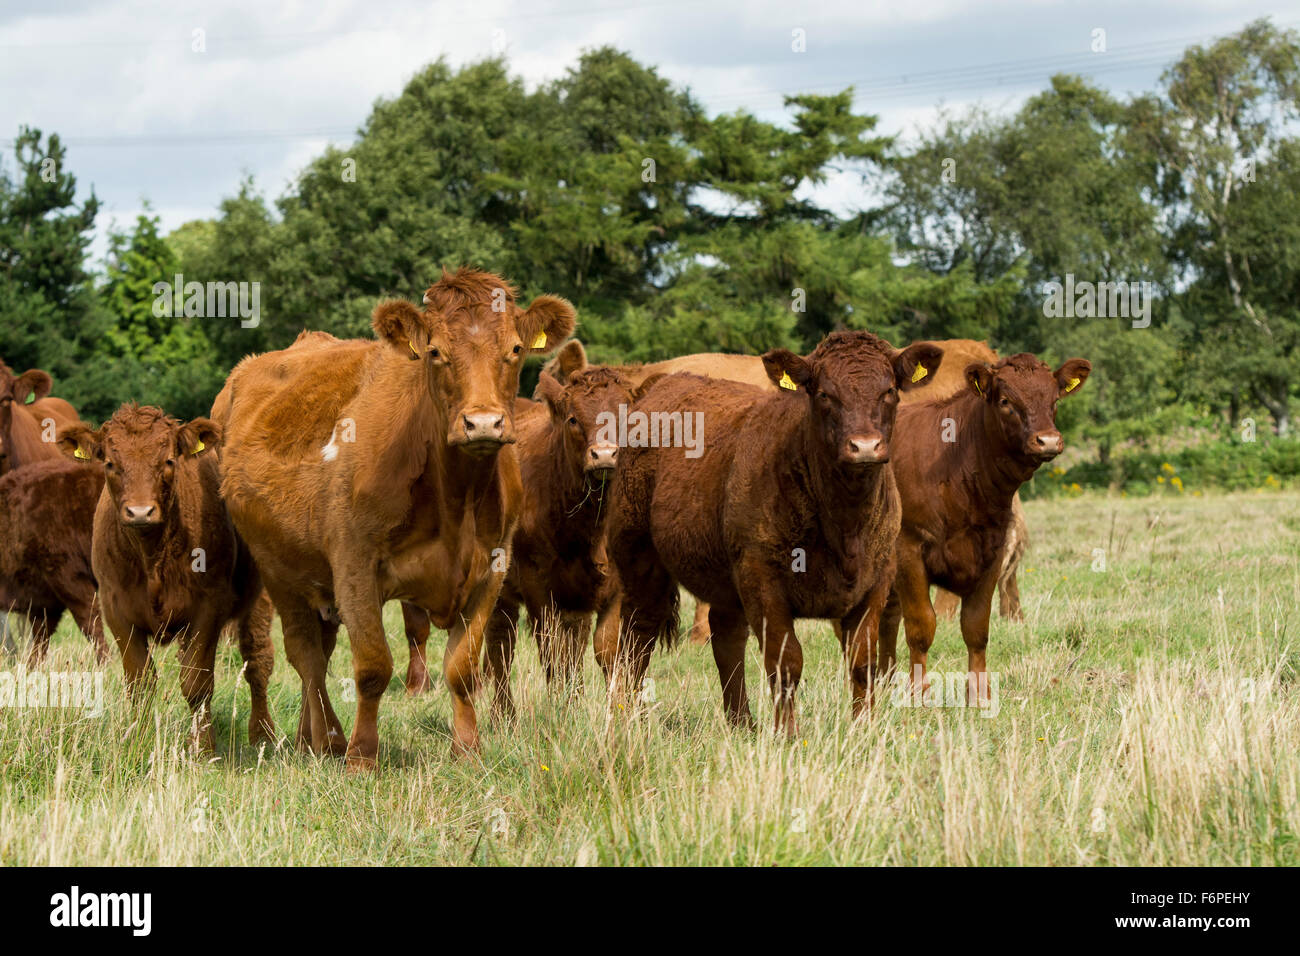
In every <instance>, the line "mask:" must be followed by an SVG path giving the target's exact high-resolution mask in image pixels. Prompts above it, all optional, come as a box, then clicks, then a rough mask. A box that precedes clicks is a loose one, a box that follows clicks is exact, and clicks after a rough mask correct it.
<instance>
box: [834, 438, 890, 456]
mask: <svg viewBox="0 0 1300 956" xmlns="http://www.w3.org/2000/svg"><path fill="white" fill-rule="evenodd" d="M844 457H845V459H846V460H848V461H851V462H872V461H888V459H889V446H888V445H886V444H885V442H884V440H883V439H880V438H850V439H849V440H848V442H846V443H845V448H844Z"/></svg>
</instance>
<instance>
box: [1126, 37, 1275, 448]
mask: <svg viewBox="0 0 1300 956" xmlns="http://www.w3.org/2000/svg"><path fill="white" fill-rule="evenodd" d="M1162 83H1163V84H1164V90H1163V94H1164V95H1163V98H1160V97H1154V96H1148V97H1143V98H1142V99H1140V100H1139V101H1138V102H1137V103H1136V104H1135V116H1136V118H1137V123H1136V125H1137V128H1138V130H1139V131H1140V132H1141V133H1142V134H1143V136H1144V138H1145V141H1146V143H1147V144H1148V146H1149V148H1150V149H1151V150H1152V152H1153V153H1154V155H1155V157H1156V163H1157V170H1158V174H1159V176H1160V177H1161V194H1162V196H1163V198H1164V199H1165V202H1166V209H1167V212H1168V215H1169V218H1170V233H1171V239H1172V242H1171V258H1172V259H1173V261H1174V262H1175V263H1176V264H1177V265H1178V266H1180V267H1181V268H1182V270H1183V272H1184V275H1185V277H1186V278H1188V279H1190V280H1191V281H1192V282H1193V283H1194V287H1193V288H1192V289H1191V290H1190V291H1189V294H1188V295H1187V296H1186V297H1185V298H1186V301H1185V306H1186V311H1187V314H1188V318H1189V321H1190V322H1191V323H1192V334H1191V341H1192V343H1193V344H1194V345H1195V346H1197V347H1198V348H1199V349H1201V350H1211V351H1212V353H1213V354H1214V356H1215V358H1216V359H1218V358H1225V359H1228V358H1229V357H1228V356H1226V355H1224V354H1223V352H1222V351H1221V350H1222V349H1223V347H1224V346H1225V345H1227V346H1228V348H1230V349H1232V350H1233V353H1234V354H1233V355H1232V356H1231V357H1230V359H1229V364H1228V365H1227V366H1225V367H1224V370H1223V373H1222V374H1220V375H1219V376H1217V377H1216V378H1217V385H1218V389H1219V390H1220V391H1223V392H1227V393H1231V394H1232V398H1233V400H1234V401H1235V399H1236V391H1237V390H1238V389H1240V388H1243V387H1244V388H1245V389H1246V390H1247V392H1248V394H1250V395H1252V396H1253V397H1254V398H1255V399H1256V400H1257V401H1259V402H1260V404H1262V405H1263V406H1264V407H1265V408H1267V409H1268V412H1269V414H1270V415H1272V417H1273V422H1274V428H1275V430H1276V431H1277V434H1279V435H1285V434H1287V432H1288V431H1289V430H1290V407H1289V405H1290V391H1291V388H1292V387H1293V385H1294V383H1295V381H1296V371H1297V369H1296V368H1295V366H1294V363H1293V362H1291V361H1288V360H1286V359H1285V358H1283V357H1284V356H1286V355H1287V354H1288V353H1289V352H1290V351H1292V349H1293V346H1292V344H1291V343H1292V342H1293V341H1294V340H1295V338H1296V334H1297V333H1296V330H1295V329H1294V328H1293V327H1292V322H1293V318H1292V317H1291V316H1293V315H1294V311H1293V310H1289V309H1285V308H1283V309H1281V310H1279V309H1278V308H1277V307H1276V306H1273V305H1272V304H1271V302H1276V301H1278V296H1277V291H1279V290H1269V289H1267V288H1265V287H1262V286H1261V285H1260V284H1259V282H1258V281H1257V280H1256V279H1255V278H1254V277H1253V275H1252V269H1251V255H1252V252H1253V249H1252V247H1251V246H1250V245H1249V236H1250V235H1251V234H1252V231H1255V232H1256V233H1257V232H1258V230H1254V229H1253V227H1252V226H1251V225H1250V222H1251V220H1252V219H1253V218H1254V216H1252V215H1251V211H1250V210H1242V209H1240V208H1239V206H1240V205H1241V204H1242V199H1243V197H1244V196H1249V195H1251V191H1252V190H1257V186H1256V185H1251V181H1252V180H1257V179H1258V177H1259V170H1260V169H1261V168H1262V167H1264V166H1266V165H1267V164H1268V163H1269V162H1270V160H1271V159H1272V158H1273V157H1275V156H1278V155H1280V152H1281V151H1282V149H1283V140H1284V139H1285V138H1286V134H1287V130H1288V126H1289V124H1291V123H1293V122H1294V121H1295V120H1296V118H1297V117H1298V116H1300V43H1298V42H1297V37H1296V34H1295V33H1294V32H1292V31H1289V30H1278V29H1277V28H1275V27H1273V26H1272V25H1271V24H1270V23H1269V22H1268V21H1267V20H1257V21H1255V22H1254V23H1251V24H1250V25H1248V26H1247V27H1246V28H1245V29H1243V30H1242V31H1241V32H1239V33H1237V34H1234V35H1232V36H1229V37H1225V38H1223V39H1221V40H1218V41H1216V42H1215V43H1213V44H1211V45H1210V46H1208V47H1202V46H1193V47H1190V48H1189V49H1188V50H1187V51H1186V52H1185V53H1184V54H1183V56H1182V58H1181V59H1179V61H1178V62H1177V63H1175V64H1174V66H1173V67H1171V68H1170V69H1169V70H1167V71H1166V72H1165V74H1164V75H1163V77H1162ZM1277 170H1278V172H1279V174H1280V175H1281V176H1282V177H1283V178H1284V177H1285V176H1286V174H1287V170H1286V166H1285V164H1283V165H1280V166H1278V167H1277ZM1258 191H1260V192H1264V190H1258ZM1286 192H1287V187H1286V186H1280V187H1278V186H1276V185H1275V188H1274V191H1273V198H1275V199H1279V198H1282V197H1283V196H1284V195H1285V194H1286ZM1277 208H1284V207H1275V210H1274V212H1276V209H1277ZM1255 211H1256V212H1258V211H1260V210H1259V208H1258V205H1256V207H1255ZM1274 277H1275V278H1276V277H1277V274H1276V273H1275V274H1274ZM1241 324H1246V325H1248V326H1249V328H1246V329H1242V328H1239V327H1238V326H1239V325H1241ZM1237 350H1240V351H1237Z"/></svg>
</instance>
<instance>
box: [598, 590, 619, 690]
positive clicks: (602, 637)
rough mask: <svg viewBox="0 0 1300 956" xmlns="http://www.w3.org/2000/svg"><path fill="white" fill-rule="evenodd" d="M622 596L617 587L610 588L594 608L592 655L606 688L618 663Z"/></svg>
mask: <svg viewBox="0 0 1300 956" xmlns="http://www.w3.org/2000/svg"><path fill="white" fill-rule="evenodd" d="M622 603H623V602H622V596H621V594H620V592H619V590H618V588H617V587H611V588H610V589H609V591H608V592H607V593H606V594H605V595H604V596H603V598H602V600H601V602H600V604H599V605H598V606H597V608H596V629H595V631H594V632H593V634H592V638H591V650H592V654H593V655H594V656H595V658H596V663H597V664H599V665H600V671H601V673H602V674H604V675H605V686H606V687H607V688H608V687H609V684H610V681H611V680H612V679H613V677H614V667H615V665H616V663H617V662H618V628H619V619H620V617H621V615H622Z"/></svg>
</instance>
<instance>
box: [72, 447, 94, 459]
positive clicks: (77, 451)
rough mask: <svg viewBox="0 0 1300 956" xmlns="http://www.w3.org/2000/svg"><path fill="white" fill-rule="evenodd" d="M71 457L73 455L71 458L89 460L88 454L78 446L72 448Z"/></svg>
mask: <svg viewBox="0 0 1300 956" xmlns="http://www.w3.org/2000/svg"><path fill="white" fill-rule="evenodd" d="M72 457H73V458H80V459H81V460H82V461H90V457H89V456H88V455H87V454H86V453H85V452H84V451H82V450H81V449H80V448H76V449H74V450H73V452H72Z"/></svg>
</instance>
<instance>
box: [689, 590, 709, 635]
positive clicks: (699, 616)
mask: <svg viewBox="0 0 1300 956" xmlns="http://www.w3.org/2000/svg"><path fill="white" fill-rule="evenodd" d="M691 643H692V644H707V643H709V605H708V604H707V603H705V602H704V601H700V600H697V601H696V602H695V620H693V621H692V622H691Z"/></svg>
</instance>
